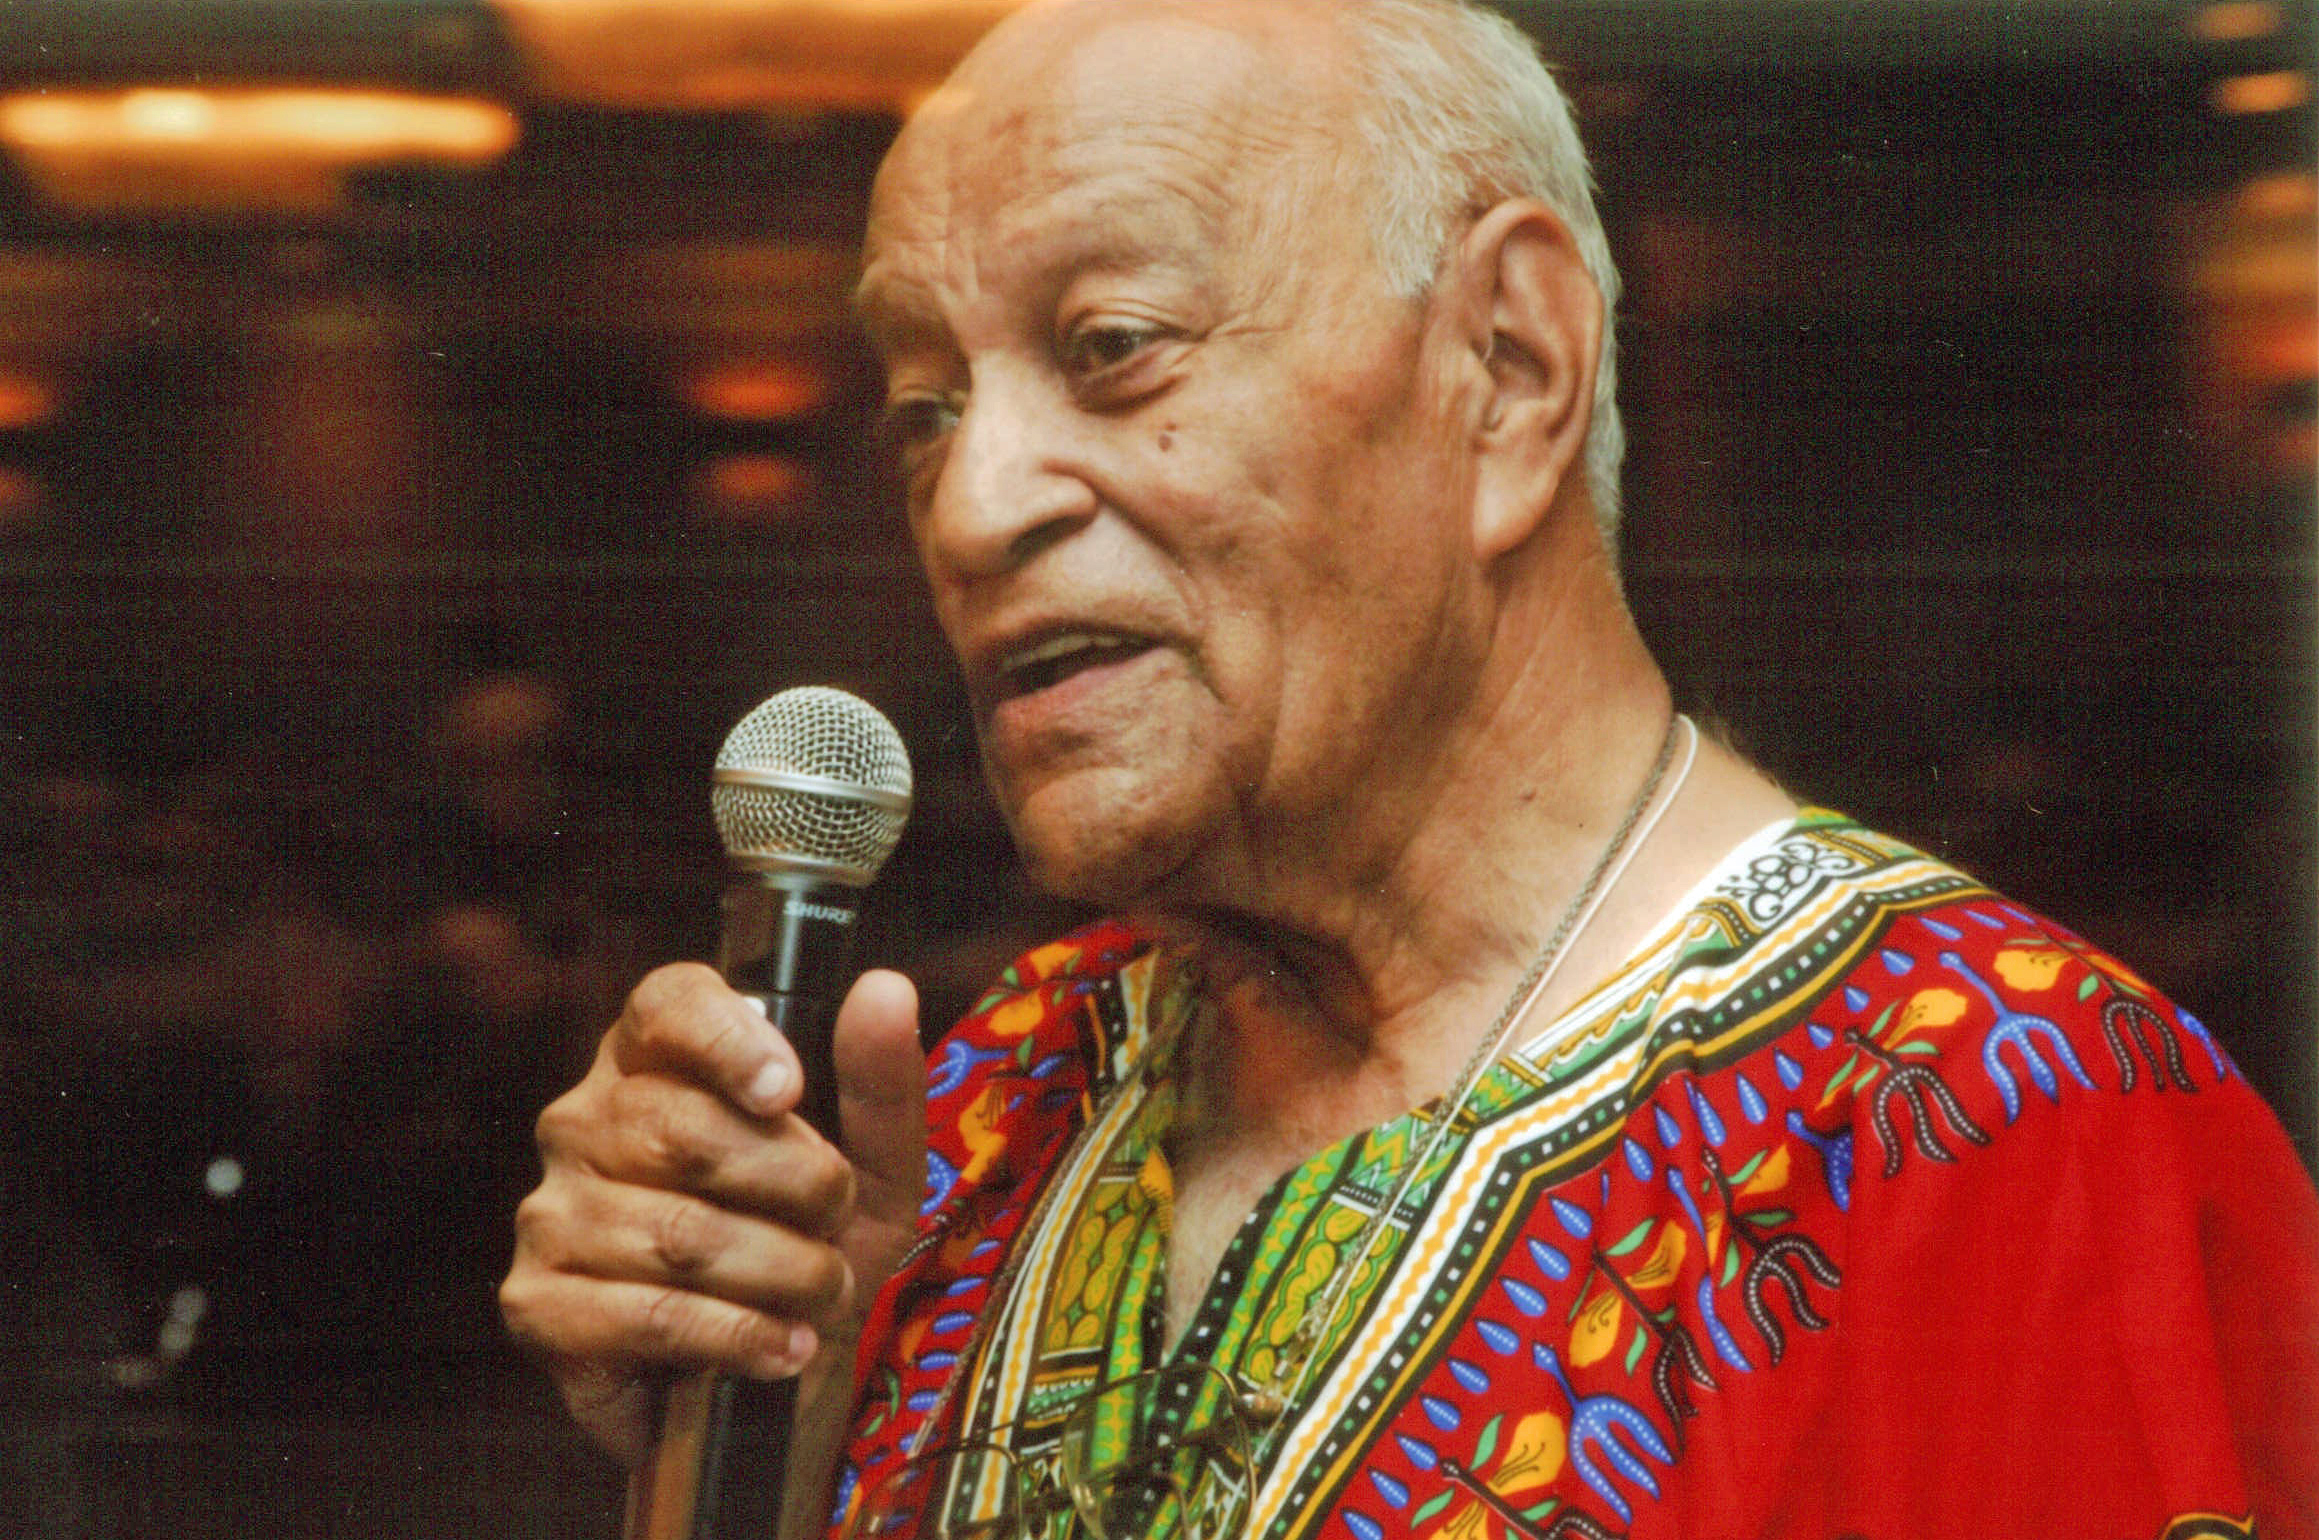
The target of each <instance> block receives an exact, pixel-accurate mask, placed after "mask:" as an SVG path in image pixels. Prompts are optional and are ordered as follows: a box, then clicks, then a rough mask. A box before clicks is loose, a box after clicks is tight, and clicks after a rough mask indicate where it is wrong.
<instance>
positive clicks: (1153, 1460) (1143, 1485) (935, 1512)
mask: <svg viewBox="0 0 2319 1540" xmlns="http://www.w3.org/2000/svg"><path fill="white" fill-rule="evenodd" d="M1278 1414H1279V1404H1278V1402H1277V1400H1276V1399H1275V1398H1273V1397H1271V1396H1267V1395H1265V1394H1263V1393H1262V1392H1259V1391H1253V1390H1247V1389H1243V1388H1242V1387H1240V1386H1239V1385H1237V1384H1236V1383H1235V1382H1234V1381H1233V1380H1232V1379H1231V1378H1230V1377H1229V1376H1228V1375H1226V1374H1224V1373H1223V1372H1222V1371H1221V1370H1219V1369H1217V1368H1215V1367H1214V1366H1213V1365H1209V1364H1179V1365H1175V1366H1173V1367H1170V1368H1166V1369H1155V1370H1151V1371H1149V1372H1146V1373H1143V1374H1138V1375H1133V1376H1130V1377H1129V1378H1127V1379H1122V1380H1113V1381H1111V1382H1109V1383H1108V1384H1103V1385H1098V1386H1096V1387H1095V1388H1094V1389H1093V1390H1091V1391H1089V1392H1087V1394H1086V1395H1084V1396H1082V1397H1081V1398H1080V1399H1079V1400H1078V1401H1077V1402H1076V1403H1075V1404H1074V1405H1073V1406H1072V1407H1071V1409H1070V1411H1069V1412H1068V1413H1067V1414H1066V1415H1065V1416H1064V1419H1063V1425H1062V1429H1061V1431H1060V1433H1059V1434H1058V1435H1057V1436H1056V1437H1055V1438H1054V1440H1053V1442H1052V1443H1051V1444H1049V1445H1048V1446H1047V1447H1045V1448H1043V1449H1029V1448H1026V1449H1021V1450H1017V1449H1013V1448H1009V1447H1006V1446H1004V1445H1002V1444H1000V1443H997V1442H995V1441H993V1438H992V1437H991V1436H990V1435H986V1436H985V1437H983V1438H980V1439H976V1440H973V1441H969V1442H964V1443H957V1444H945V1445H942V1446H940V1447H938V1448H935V1449H930V1450H927V1451H925V1452H924V1453H922V1454H919V1455H917V1456H915V1457H914V1458H912V1459H910V1460H908V1461H907V1462H905V1463H904V1464H902V1465H900V1466H897V1467H896V1468H895V1469H893V1470H891V1471H888V1472H886V1474H885V1475H884V1476H883V1477H881V1478H879V1479H878V1480H877V1481H876V1482H875V1483H873V1484H872V1485H871V1486H870V1487H869V1489H868V1492H867V1494H866V1495H865V1496H864V1497H863V1499H862V1500H861V1502H859V1503H858V1504H856V1505H855V1508H854V1512H853V1516H852V1517H851V1519H849V1520H848V1522H847V1525H846V1529H845V1540H1063V1537H1064V1536H1065V1535H1066V1534H1068V1533H1069V1530H1070V1518H1071V1515H1072V1514H1074V1513H1076V1514H1077V1515H1078V1517H1079V1521H1080V1523H1081V1525H1082V1526H1083V1530H1082V1532H1083V1533H1084V1534H1085V1535H1086V1536H1087V1537H1088V1540H1147V1537H1149V1540H1160V1537H1166V1540H1239V1537H1240V1534H1241V1531H1242V1528H1243V1526H1245V1524H1246V1523H1247V1520H1248V1506H1249V1498H1250V1495H1251V1489H1252V1487H1253V1485H1254V1480H1255V1465H1254V1457H1253V1452H1252V1451H1253V1447H1254V1442H1255V1440H1254V1429H1255V1427H1256V1426H1257V1425H1260V1424H1262V1423H1265V1422H1269V1421H1270V1420H1271V1419H1272V1418H1273V1417H1275V1416H1277V1415H1278ZM1020 1427H1021V1424H1020V1423H1010V1424H1007V1425H1005V1426H1004V1427H1001V1428H994V1429H992V1430H991V1435H996V1434H998V1433H1003V1432H1007V1431H1010V1430H1013V1429H1019V1428H1020Z"/></svg>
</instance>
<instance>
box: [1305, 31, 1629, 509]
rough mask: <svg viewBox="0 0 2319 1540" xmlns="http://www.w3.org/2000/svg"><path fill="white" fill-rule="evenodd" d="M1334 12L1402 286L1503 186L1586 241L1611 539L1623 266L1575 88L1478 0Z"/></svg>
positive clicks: (1596, 439) (1380, 232) (1408, 292)
mask: <svg viewBox="0 0 2319 1540" xmlns="http://www.w3.org/2000/svg"><path fill="white" fill-rule="evenodd" d="M1336 15H1337V18H1338V24H1339V25H1340V26H1342V27H1343V28H1344V35H1345V37H1346V38H1347V39H1348V40H1349V41H1350V42H1351V43H1352V44H1353V48H1354V53H1355V56H1356V59H1357V67H1358V69H1359V70H1360V71H1361V73H1362V77H1363V78H1362V85H1363V87H1364V89H1363V91H1362V93H1361V96H1362V106H1361V107H1360V109H1359V112H1360V121H1359V123H1358V125H1357V126H1358V128H1359V131H1360V133H1361V136H1362V138H1363V140H1364V141H1365V143H1366V148H1367V150H1368V152H1369V162H1370V165H1371V166H1372V167H1373V168H1374V174H1375V175H1376V177H1377V185H1376V187H1375V189H1374V192H1373V194H1372V196H1373V197H1374V198H1375V199H1376V206H1375V208H1374V210H1373V211H1372V214H1371V220H1372V225H1373V239H1374V240H1375V242H1376V246H1377V258H1378V261H1379V263H1380V264H1381V265H1382V266H1383V268H1384V270H1385V276H1386V280H1387V282H1388V283H1389V284H1391V286H1392V287H1393V289H1394V291H1395V292H1396V293H1399V294H1401V295H1403V296H1404V297H1407V298H1410V299H1417V298H1421V297H1423V296H1424V295H1425V294H1426V293H1428V292H1429V291H1430V290H1431V289H1432V287H1433V283H1434V279H1435V277H1436V276H1437V275H1438V274H1439V272H1440V269H1441V264H1442V261H1443V259H1444V258H1445V257H1446V256H1447V255H1448V253H1449V249H1450V245H1451V243H1452V242H1453V241H1455V240H1457V239H1458V238H1459V236H1460V235H1461V233H1462V231H1463V227H1464V225H1465V222H1466V221H1467V220H1468V219H1470V218H1472V217H1473V216H1474V215H1476V214H1478V213H1480V212H1482V211H1483V210H1485V209H1487V208H1489V207H1490V206H1492V205H1494V204H1496V203H1499V202H1501V201H1503V200H1504V199H1507V198H1521V197H1528V198H1536V199H1537V200H1539V201H1540V202H1541V203H1544V204H1545V205H1546V206H1547V207H1548V208H1550V209H1552V210H1553V211H1554V212H1555V214H1556V215H1557V216H1559V217H1560V219H1561V220H1562V223H1563V224H1564V225H1565V226H1566V227H1568V229H1569V231H1570V235H1571V239H1572V240H1573V241H1575V242H1576V243H1577V246H1578V252H1579V256H1580V258H1581V260H1583V261H1584V262H1585V264H1586V270H1587V272H1588V273H1589V274H1590V275H1592V277H1593V278H1594V282H1595V286H1596V287H1597V288H1599V289H1600V290H1601V291H1602V302H1603V333H1602V356H1601V359H1600V361H1599V362H1598V364H1597V367H1596V373H1595V381H1594V414H1593V418H1592V422H1591V426H1590V427H1589V428H1588V430H1587V438H1586V481H1587V488H1588V490H1589V491H1590V492H1591V493H1592V494H1593V498H1594V510H1595V519H1596V522H1597V523H1598V524H1599V525H1600V526H1601V529H1602V534H1603V539H1604V540H1605V542H1606V543H1608V544H1609V545H1610V546H1611V548H1612V549H1614V550H1615V549H1616V548H1617V535H1618V517H1619V465H1620V462H1621V461H1622V460H1624V459H1625V457H1626V430H1625V429H1624V428H1623V427H1622V426H1621V425H1620V423H1619V415H1618V400H1617V387H1618V368H1617V360H1618V347H1617V334H1616V329H1615V327H1614V326H1613V324H1612V317H1613V315H1614V313H1615V311H1616V308H1617V305H1618V297H1619V280H1618V269H1617V268H1616V267H1615V266H1613V265H1612V263H1611V258H1610V242H1609V241H1608V240H1607V239H1606V238H1605V237H1604V235H1603V233H1602V220H1601V219H1600V217H1599V216H1597V215H1596V213H1595V209H1594V185H1593V177H1592V174H1591V173H1590V172H1589V170H1588V168H1587V163H1586V149H1585V146H1583V145H1582V144H1580V143H1579V140H1578V125H1577V122H1576V120H1575V119H1574V117H1573V115H1572V113H1571V110H1570V102H1569V99H1568V98H1567V97H1565V96H1564V95H1563V94H1562V89H1561V87H1560V86H1558V85H1556V84H1555V82H1554V77H1553V76H1552V75H1551V74H1550V73H1548V71H1547V68H1546V66H1545V64H1544V62H1543V61H1541V60H1540V59H1539V57H1538V50H1537V48H1536V46H1535V45H1533V44H1532V43H1531V41H1530V39H1529V38H1528V37H1526V36H1525V35H1524V34H1523V33H1522V31H1521V29H1520V28H1518V27H1516V26H1515V25H1514V24H1513V23H1512V22H1511V21H1508V20H1507V19H1506V18H1505V17H1503V16H1500V15H1498V14H1497V13H1495V12H1493V11H1488V10H1484V9H1483V8H1481V7H1480V6H1478V5H1475V4H1473V3H1471V0H1351V3H1349V4H1346V5H1344V6H1342V7H1339V8H1338V10H1337V12H1336Z"/></svg>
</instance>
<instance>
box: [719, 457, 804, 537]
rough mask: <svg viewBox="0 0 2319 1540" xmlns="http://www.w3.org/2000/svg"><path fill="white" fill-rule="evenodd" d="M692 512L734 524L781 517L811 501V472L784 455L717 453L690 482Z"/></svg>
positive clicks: (799, 511)
mask: <svg viewBox="0 0 2319 1540" xmlns="http://www.w3.org/2000/svg"><path fill="white" fill-rule="evenodd" d="M692 502H693V509H694V515H695V517H698V518H701V519H704V520H707V521H709V522H711V523H716V524H728V525H735V526H747V525H752V524H755V525H767V524H782V523H787V522H788V521H790V520H792V519H796V518H799V517H802V516H803V515H804V514H806V513H808V512H809V511H811V509H812V507H813V472H812V470H811V468H810V467H808V466H806V465H804V464H803V463H801V462H799V461H797V460H793V459H790V458H789V457H787V456H786V455H776V454H732V455H721V456H719V457H718V458H716V459H714V460H711V461H709V462H708V463H707V464H706V465H704V466H702V467H701V469H700V472H699V474H698V476H697V477H696V478H695V481H694V484H693V497H692Z"/></svg>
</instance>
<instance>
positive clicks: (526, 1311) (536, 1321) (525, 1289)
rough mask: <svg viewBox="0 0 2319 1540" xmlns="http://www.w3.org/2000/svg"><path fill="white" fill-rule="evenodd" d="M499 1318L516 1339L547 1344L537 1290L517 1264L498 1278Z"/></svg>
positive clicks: (538, 1345) (547, 1332)
mask: <svg viewBox="0 0 2319 1540" xmlns="http://www.w3.org/2000/svg"><path fill="white" fill-rule="evenodd" d="M499 1318H500V1320H501V1321H502V1322H504V1323H505V1324H506V1326H507V1330H508V1333H509V1335H511V1336H513V1337H514V1338H515V1339H516V1340H517V1341H518V1342H522V1343H526V1344H529V1345H530V1346H533V1347H544V1346H546V1345H547V1343H548V1338H549V1336H550V1333H549V1331H548V1329H547V1327H546V1325H545V1323H543V1321H542V1319H541V1314H540V1310H539V1300H538V1291H537V1290H536V1288H535V1287H534V1285H533V1283H532V1280H531V1278H530V1277H529V1276H528V1275H527V1274H526V1273H525V1272H524V1271H523V1269H522V1268H520V1267H518V1268H516V1269H514V1270H512V1271H510V1272H509V1273H508V1275H507V1276H506V1277H505V1278H503V1279H501V1280H500V1284H499Z"/></svg>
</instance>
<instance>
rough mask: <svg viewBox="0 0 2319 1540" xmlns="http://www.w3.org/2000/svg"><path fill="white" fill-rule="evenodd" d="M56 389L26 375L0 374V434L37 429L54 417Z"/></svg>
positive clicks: (43, 381)
mask: <svg viewBox="0 0 2319 1540" xmlns="http://www.w3.org/2000/svg"><path fill="white" fill-rule="evenodd" d="M56 406H57V400H56V388H55V387H54V386H52V385H50V384H49V383H48V382H47V381H45V380H36V379H33V378H31V377H30V376H29V375H22V374H8V373H5V372H0V432H7V431H13V430H18V429H23V428H37V427H39V426H40V425H41V424H42V423H44V422H47V421H48V420H49V419H50V418H52V417H54V416H55V415H56Z"/></svg>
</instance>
